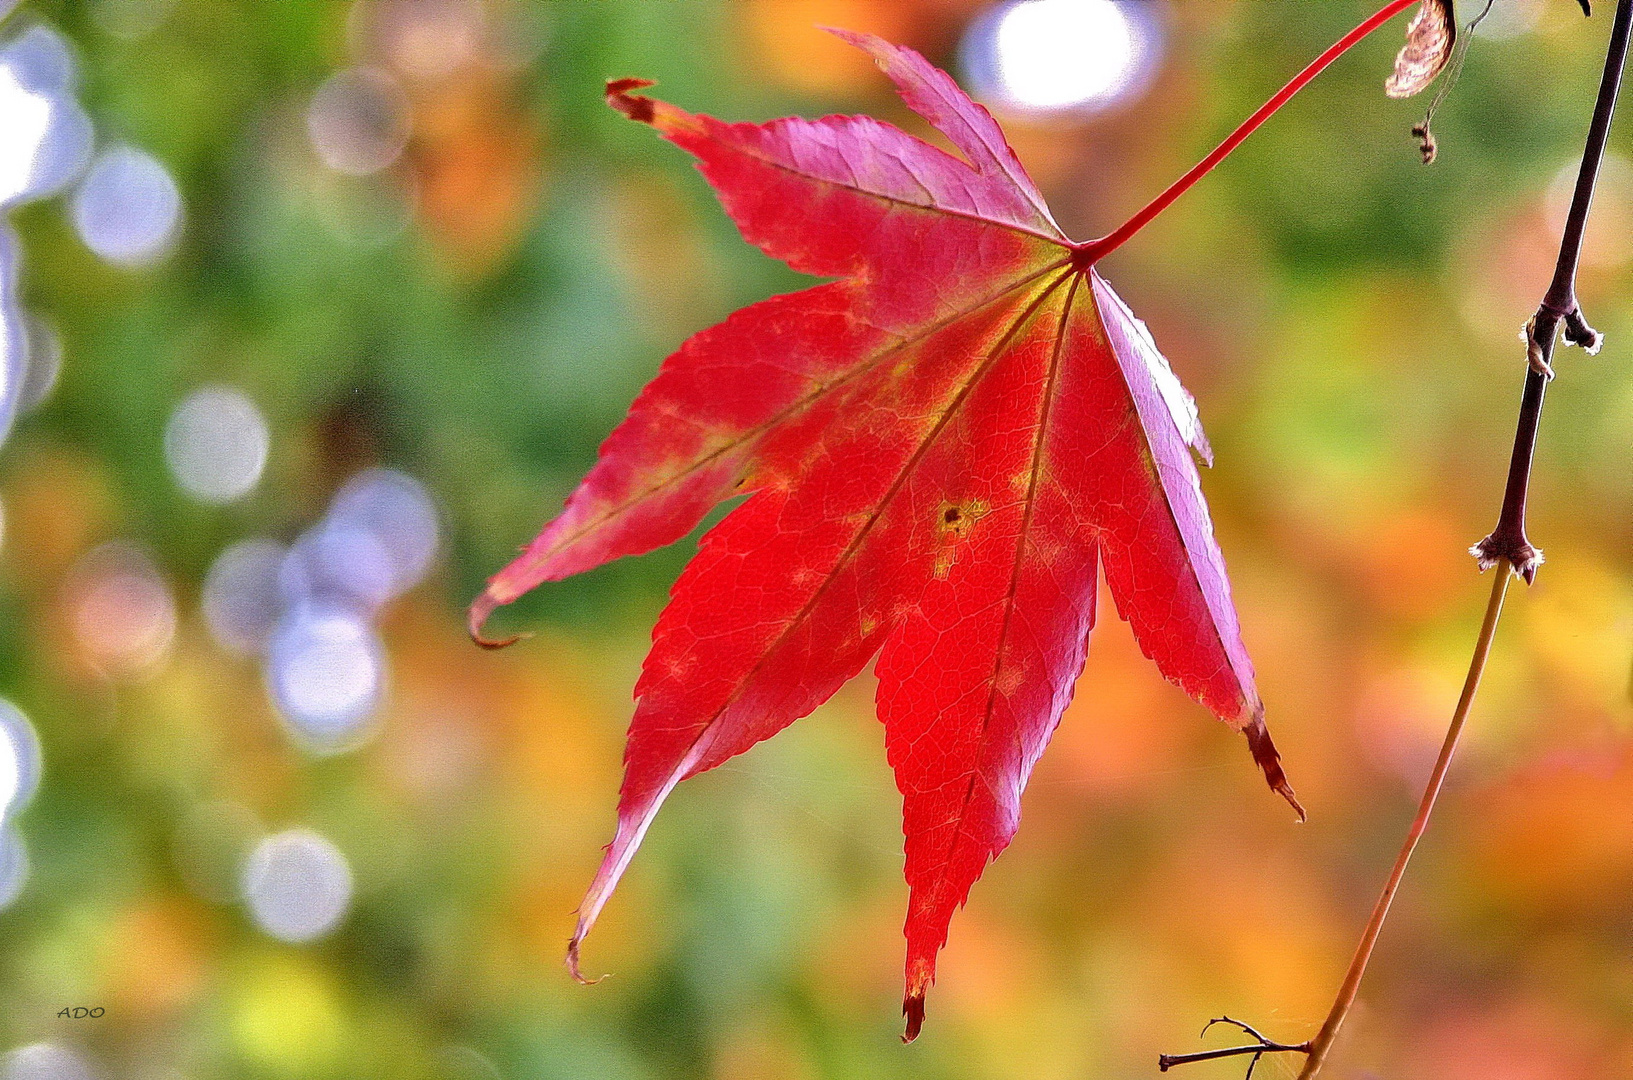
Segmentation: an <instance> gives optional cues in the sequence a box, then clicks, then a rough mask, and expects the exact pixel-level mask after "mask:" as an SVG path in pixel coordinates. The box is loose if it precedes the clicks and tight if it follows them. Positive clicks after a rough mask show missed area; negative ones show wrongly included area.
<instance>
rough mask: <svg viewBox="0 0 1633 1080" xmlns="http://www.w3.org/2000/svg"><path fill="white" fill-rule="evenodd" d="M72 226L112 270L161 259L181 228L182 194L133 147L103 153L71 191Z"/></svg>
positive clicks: (162, 170)
mask: <svg viewBox="0 0 1633 1080" xmlns="http://www.w3.org/2000/svg"><path fill="white" fill-rule="evenodd" d="M73 219H74V228H75V230H77V231H78V233H79V237H80V239H81V240H83V241H84V243H85V246H86V247H88V248H90V249H91V250H92V251H94V252H95V253H96V254H97V255H99V256H101V257H102V259H104V260H105V261H107V262H110V263H113V264H114V265H116V266H125V267H132V268H135V267H141V266H147V265H149V264H151V263H153V262H156V261H158V260H159V259H160V258H162V257H163V256H164V255H165V254H166V253H167V252H168V251H169V249H170V246H171V244H172V243H173V242H174V241H175V238H176V234H177V233H178V232H179V231H180V228H181V193H180V191H178V190H177V188H176V181H175V180H174V179H172V178H171V176H170V172H169V170H167V169H166V168H165V167H164V166H163V165H162V164H160V162H159V160H158V159H157V158H155V157H153V156H152V155H151V154H147V153H144V152H143V151H141V150H137V149H136V148H134V147H131V146H115V147H112V148H111V149H108V150H105V151H103V152H102V153H101V154H100V155H99V156H98V157H97V159H96V160H95V161H93V162H92V163H91V167H90V170H89V171H88V172H87V173H86V174H85V179H84V180H83V181H81V182H80V185H79V188H78V189H77V190H76V191H75V192H74V200H73Z"/></svg>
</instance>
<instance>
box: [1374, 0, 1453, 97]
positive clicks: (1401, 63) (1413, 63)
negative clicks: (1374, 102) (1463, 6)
mask: <svg viewBox="0 0 1633 1080" xmlns="http://www.w3.org/2000/svg"><path fill="white" fill-rule="evenodd" d="M1456 42H1457V17H1456V15H1454V14H1453V13H1452V0H1423V3H1422V4H1421V5H1420V6H1419V7H1418V10H1417V13H1416V14H1415V15H1413V16H1412V22H1411V23H1410V25H1408V26H1407V28H1406V46H1405V47H1404V48H1402V49H1401V51H1400V54H1399V55H1397V56H1396V57H1395V73H1394V74H1393V75H1391V76H1390V77H1389V81H1388V82H1386V83H1384V93H1386V94H1388V95H1389V96H1390V97H1392V98H1408V97H1411V96H1412V95H1413V94H1416V93H1418V92H1420V91H1421V90H1423V89H1424V88H1425V87H1426V86H1428V85H1429V84H1430V83H1432V82H1434V81H1435V77H1436V76H1437V75H1439V74H1440V73H1441V72H1442V71H1443V70H1445V67H1446V64H1447V62H1448V61H1450V60H1451V56H1452V46H1453V45H1454V44H1456Z"/></svg>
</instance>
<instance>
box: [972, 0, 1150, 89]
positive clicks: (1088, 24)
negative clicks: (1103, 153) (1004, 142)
mask: <svg viewBox="0 0 1633 1080" xmlns="http://www.w3.org/2000/svg"><path fill="white" fill-rule="evenodd" d="M1152 3H1153V0H1009V2H1008V3H1002V4H998V5H996V6H994V7H992V8H990V9H989V10H987V11H986V12H984V13H983V14H982V15H981V16H980V17H979V18H977V19H975V20H974V21H973V22H971V24H970V26H969V29H968V30H967V31H966V33H965V35H964V40H963V44H962V46H961V49H960V53H961V59H962V62H963V67H964V69H965V71H966V72H967V74H968V75H969V78H970V80H971V83H972V84H973V86H974V89H975V92H976V94H977V95H978V96H980V97H982V98H984V99H986V100H989V101H992V102H994V103H995V104H997V105H1000V106H1003V107H1005V108H1007V109H1009V110H1012V111H1015V112H1026V113H1038V114H1052V113H1091V112H1098V111H1100V110H1103V109H1106V108H1109V107H1111V106H1113V105H1117V104H1120V103H1123V102H1125V101H1128V100H1130V99H1132V98H1133V97H1135V96H1137V95H1138V94H1139V93H1140V92H1141V91H1142V90H1144V88H1145V86H1146V85H1147V84H1148V83H1149V81H1150V79H1151V76H1152V75H1153V74H1154V72H1155V69H1156V67H1157V63H1158V61H1159V59H1160V53H1161V25H1160V23H1159V21H1158V18H1157V16H1156V13H1155V11H1154V10H1153V8H1152Z"/></svg>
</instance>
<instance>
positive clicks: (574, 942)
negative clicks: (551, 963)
mask: <svg viewBox="0 0 1633 1080" xmlns="http://www.w3.org/2000/svg"><path fill="white" fill-rule="evenodd" d="M583 940H584V937H583V935H582V934H574V935H573V936H572V937H571V938H569V939H568V940H567V958H566V961H565V963H566V964H567V973H568V974H569V975H571V976H572V977H573V981H574V982H576V983H578V985H580V986H594V985H595V984H596V983H598V982H600V981H601V980H602V979H605V978H606V976H605V975H597V976H596V977H595V978H593V979H588V978H585V977H584V972H582V971H580V970H579V967H578V946H579V944H580V943H581V942H583Z"/></svg>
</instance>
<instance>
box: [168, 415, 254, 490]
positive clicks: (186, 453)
mask: <svg viewBox="0 0 1633 1080" xmlns="http://www.w3.org/2000/svg"><path fill="white" fill-rule="evenodd" d="M270 445H271V436H270V434H269V432H268V430H267V422H266V417H264V416H262V415H261V410H260V409H259V408H257V407H256V405H255V402H253V401H251V400H250V399H249V398H248V397H247V396H246V395H245V394H244V393H243V392H242V391H239V390H235V389H233V388H231V387H226V386H206V387H203V388H202V389H199V390H195V391H194V392H193V393H192V394H190V395H189V396H188V397H187V398H186V399H185V400H183V401H182V402H181V404H179V405H177V406H176V410H175V412H173V413H171V414H170V421H169V423H168V424H166V425H165V429H164V457H165V462H166V463H167V464H168V465H169V466H170V472H171V474H172V475H173V476H175V478H176V482H177V483H178V484H180V485H181V486H182V488H183V489H184V490H185V491H186V492H187V493H188V494H189V495H191V496H193V498H195V499H197V500H199V501H200V502H204V503H213V504H217V505H219V504H223V503H230V502H233V501H234V500H236V499H240V498H242V497H243V496H245V495H246V494H248V493H249V492H250V491H251V490H252V489H253V488H254V487H255V485H256V484H257V483H258V482H259V481H260V479H261V472H262V470H263V469H265V468H266V461H267V450H268V448H269V447H270Z"/></svg>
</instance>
